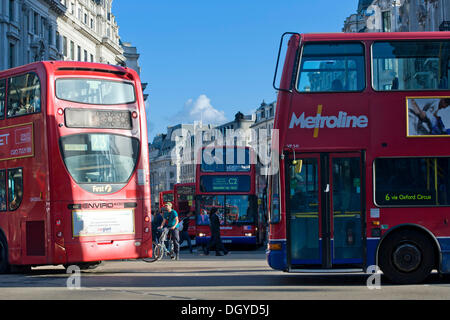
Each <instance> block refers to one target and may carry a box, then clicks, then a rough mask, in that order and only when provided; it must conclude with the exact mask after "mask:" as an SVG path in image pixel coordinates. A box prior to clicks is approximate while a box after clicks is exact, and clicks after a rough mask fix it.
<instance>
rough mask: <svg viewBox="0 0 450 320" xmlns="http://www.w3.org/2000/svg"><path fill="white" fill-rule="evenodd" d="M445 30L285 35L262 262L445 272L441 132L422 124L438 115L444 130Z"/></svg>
mask: <svg viewBox="0 0 450 320" xmlns="http://www.w3.org/2000/svg"><path fill="white" fill-rule="evenodd" d="M448 39H450V33H449V32H435V33H432V32H427V33H425V32H424V33H416V32H411V33H359V34H292V35H290V39H289V43H288V47H287V52H286V56H285V61H284V68H283V71H282V76H281V81H280V88H279V89H280V91H279V93H278V99H277V107H276V115H275V123H274V129H278V130H279V137H280V140H279V149H278V150H276V151H277V152H278V155H279V157H278V159H277V160H279V164H280V168H279V171H278V174H276V175H273V176H272V178H271V179H272V181H271V183H270V188H269V189H270V190H269V199H268V200H269V204H268V207H269V215H270V235H269V245H268V253H267V259H268V263H269V265H270V266H271V267H272V268H274V269H277V270H283V271H287V272H304V271H308V270H316V271H318V272H319V271H324V272H326V271H330V270H341V271H349V270H352V271H358V270H359V271H362V270H366V269H367V268H368V267H369V266H372V265H377V266H379V267H380V268H381V269H382V271H383V272H384V273H385V274H386V275H387V276H388V278H390V279H391V280H393V281H396V282H403V283H411V282H417V281H422V280H423V279H424V277H425V276H426V274H427V273H429V271H431V269H438V270H439V271H440V272H443V273H448V272H450V250H449V249H450V225H449V224H448V219H449V218H450V210H449V205H450V204H449V202H448V200H447V198H448V191H447V185H448V184H449V181H450V178H449V177H450V173H449V168H448V166H447V161H448V157H449V156H450V152H449V151H450V149H449V147H448V146H449V141H450V140H449V139H450V136H448V134H449V133H450V131H447V132H446V133H445V132H444V131H440V132H441V133H440V134H436V133H433V128H435V127H434V125H432V122H435V121H436V120H437V119H435V118H433V117H436V118H437V115H438V113H437V112H440V113H439V114H440V115H441V116H440V117H441V119H442V120H443V121H444V122H445V121H447V126H446V128H447V129H448V115H445V113H444V112H447V113H448V110H449V109H450V107H448V108H447V109H445V107H443V108H442V109H441V107H437V106H438V104H439V106H440V103H441V102H442V100H444V99H446V98H448V97H449V96H450V90H449V87H448V84H447V82H448V79H449V72H448V62H449V61H448V60H449V56H450V49H449V46H448ZM280 48H281V47H280ZM412 48H415V49H412ZM432 66H433V67H432ZM327 77H328V78H327ZM334 80H336V81H334ZM335 82H336V83H335ZM334 84H336V87H333V85H334ZM326 85H329V87H328V88H326V87H325V86H326ZM413 100H414V101H415V102H414V101H413ZM416 102H417V105H418V106H419V107H420V108H422V111H423V112H420V110H419V111H418V109H417V108H415V107H414V106H413V104H415V103H416ZM426 103H427V104H428V106H425V105H426ZM444 104H448V101H447V102H445V103H444ZM433 106H434V107H433ZM427 108H434V109H433V112H434V113H433V115H431V113H429V115H428V118H426V117H425V111H426V109H427ZM441 112H442V113H441ZM421 121H422V123H420V122H421ZM419 125H422V127H423V128H425V129H423V128H422V129H421V130H423V131H419ZM413 127H414V128H413ZM416 127H417V129H416ZM414 130H417V131H414ZM294 160H295V161H294ZM413 168H415V170H416V171H413V170H412V169H413ZM403 170H404V174H401V172H403ZM389 177H390V178H395V179H393V181H390V180H389ZM408 179H410V182H408V181H409V180H408ZM405 181H406V182H405ZM441 183H442V186H441Z"/></svg>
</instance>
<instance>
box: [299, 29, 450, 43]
mask: <svg viewBox="0 0 450 320" xmlns="http://www.w3.org/2000/svg"><path fill="white" fill-rule="evenodd" d="M301 36H302V40H303V41H351V40H359V41H363V40H367V41H375V40H417V39H421V40H422V39H423V40H427V39H430V40H432V39H449V40H450V32H449V31H435V32H430V31H427V32H360V33H344V32H339V33H338V32H336V33H304V34H301Z"/></svg>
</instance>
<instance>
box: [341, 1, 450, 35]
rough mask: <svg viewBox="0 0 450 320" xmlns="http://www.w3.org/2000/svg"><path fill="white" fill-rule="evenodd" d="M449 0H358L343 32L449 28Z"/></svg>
mask: <svg viewBox="0 0 450 320" xmlns="http://www.w3.org/2000/svg"><path fill="white" fill-rule="evenodd" d="M449 30H450V0H373V1H370V0H360V1H359V3H358V10H357V12H356V13H355V14H352V15H350V16H349V17H348V18H347V19H346V20H345V22H344V27H343V29H342V31H343V32H411V31H449Z"/></svg>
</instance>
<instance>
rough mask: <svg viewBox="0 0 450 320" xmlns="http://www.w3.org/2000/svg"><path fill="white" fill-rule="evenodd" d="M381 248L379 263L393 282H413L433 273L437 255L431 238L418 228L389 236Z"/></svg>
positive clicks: (420, 280) (422, 279)
mask: <svg viewBox="0 0 450 320" xmlns="http://www.w3.org/2000/svg"><path fill="white" fill-rule="evenodd" d="M385 241H386V243H383V244H382V247H381V248H380V255H379V263H380V268H381V270H382V271H383V273H384V275H385V276H386V277H387V278H388V279H389V280H390V281H392V282H393V283H399V284H413V283H420V282H422V281H424V280H425V279H426V278H427V276H428V275H429V274H430V273H431V271H432V269H433V267H434V262H435V257H434V247H433V245H432V243H431V242H430V240H429V239H428V238H427V237H426V236H425V235H423V234H422V233H421V232H418V231H416V230H401V231H399V232H395V233H394V234H392V235H391V236H389V237H388V238H387V239H386V240H385Z"/></svg>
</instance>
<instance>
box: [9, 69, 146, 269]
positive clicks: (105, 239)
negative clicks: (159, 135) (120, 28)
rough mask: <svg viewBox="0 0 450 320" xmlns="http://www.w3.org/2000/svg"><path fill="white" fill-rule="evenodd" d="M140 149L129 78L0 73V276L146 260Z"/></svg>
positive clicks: (141, 126)
mask: <svg viewBox="0 0 450 320" xmlns="http://www.w3.org/2000/svg"><path fill="white" fill-rule="evenodd" d="M147 145H148V143H147V126H146V116H145V109H144V100H143V95H142V87H141V84H140V80H139V77H138V75H137V73H136V72H134V71H133V70H131V69H128V68H122V67H118V66H110V65H103V64H97V63H82V62H61V61H58V62H56V61H52V62H36V63H32V64H28V65H25V66H21V67H17V68H14V69H10V70H6V71H2V72H0V272H8V271H9V270H11V269H14V268H17V269H19V270H20V269H27V268H29V267H30V266H37V265H58V264H63V265H71V264H78V265H81V266H83V267H86V266H93V265H95V264H98V262H99V261H102V260H115V259H125V258H140V257H149V256H151V254H152V252H151V248H152V247H151V243H152V239H151V238H152V237H151V221H150V220H151V218H150V188H149V168H148V167H149V161H148V159H149V158H148V148H147V147H146V146H147ZM142 146H144V147H142Z"/></svg>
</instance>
